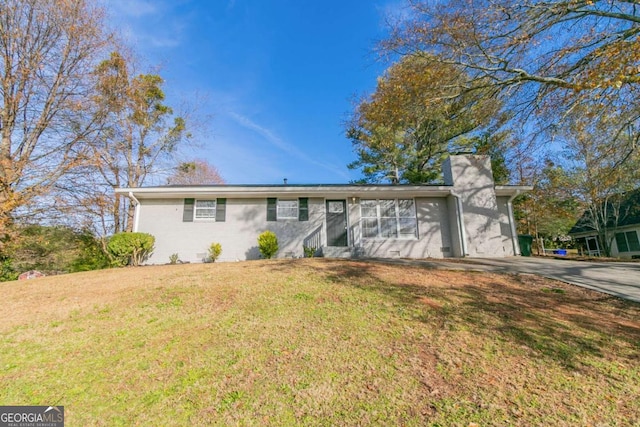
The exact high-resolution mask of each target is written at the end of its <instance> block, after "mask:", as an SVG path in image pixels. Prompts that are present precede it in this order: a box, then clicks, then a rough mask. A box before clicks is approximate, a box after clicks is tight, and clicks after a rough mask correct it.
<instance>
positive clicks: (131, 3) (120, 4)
mask: <svg viewBox="0 0 640 427" xmlns="http://www.w3.org/2000/svg"><path fill="white" fill-rule="evenodd" d="M109 4H110V5H111V6H112V7H113V9H114V10H116V11H117V12H119V13H122V14H125V15H128V16H131V17H135V18H139V17H141V16H146V15H153V14H156V13H158V2H157V1H147V0H111V1H110V2H109Z"/></svg>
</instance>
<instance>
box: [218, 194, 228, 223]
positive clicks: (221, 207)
mask: <svg viewBox="0 0 640 427" xmlns="http://www.w3.org/2000/svg"><path fill="white" fill-rule="evenodd" d="M226 219H227V199H217V200H216V222H224V221H225V220H226Z"/></svg>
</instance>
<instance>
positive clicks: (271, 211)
mask: <svg viewBox="0 0 640 427" xmlns="http://www.w3.org/2000/svg"><path fill="white" fill-rule="evenodd" d="M277 203H278V199H275V198H268V199H267V221H277V220H278V211H277Z"/></svg>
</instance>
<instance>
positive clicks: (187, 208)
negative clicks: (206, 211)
mask: <svg viewBox="0 0 640 427" xmlns="http://www.w3.org/2000/svg"><path fill="white" fill-rule="evenodd" d="M194 202H195V199H184V209H183V211H182V222H192V221H193V206H194Z"/></svg>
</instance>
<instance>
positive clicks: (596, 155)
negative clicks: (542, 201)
mask: <svg viewBox="0 0 640 427" xmlns="http://www.w3.org/2000/svg"><path fill="white" fill-rule="evenodd" d="M570 120H571V122H570V123H571V126H570V127H568V128H567V129H566V130H565V134H566V138H567V144H566V150H565V156H566V157H567V159H568V160H569V162H570V169H569V174H570V178H571V179H570V180H568V181H567V182H569V183H573V190H574V194H575V196H576V197H577V198H578V200H579V201H580V202H581V207H582V208H583V210H584V211H585V215H583V217H582V219H581V221H582V225H583V226H586V227H589V228H591V229H593V230H594V231H596V232H597V234H598V237H599V241H600V248H601V250H603V251H604V253H605V255H607V256H610V255H611V246H612V243H613V239H614V237H615V231H616V228H617V227H618V226H619V224H621V223H622V222H623V221H624V219H625V218H626V217H627V215H629V214H630V212H629V211H628V209H629V208H631V206H629V205H627V204H625V195H627V194H630V193H631V192H632V191H634V190H636V189H638V188H640V152H639V151H638V150H637V148H636V147H638V146H639V145H640V132H638V131H637V130H636V129H634V128H633V126H632V125H630V124H628V123H625V127H621V123H620V117H619V115H617V114H613V113H612V114H611V115H604V117H600V119H599V120H597V121H594V120H592V119H591V116H590V114H589V110H588V108H587V107H585V106H580V107H578V108H576V109H575V111H574V112H573V113H572V114H571V116H570Z"/></svg>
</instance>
